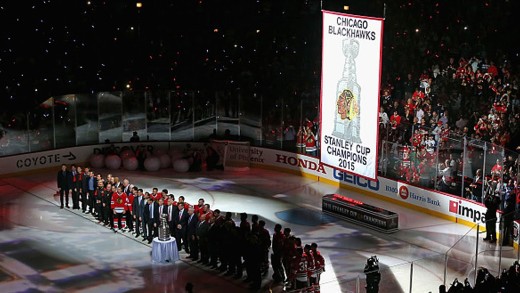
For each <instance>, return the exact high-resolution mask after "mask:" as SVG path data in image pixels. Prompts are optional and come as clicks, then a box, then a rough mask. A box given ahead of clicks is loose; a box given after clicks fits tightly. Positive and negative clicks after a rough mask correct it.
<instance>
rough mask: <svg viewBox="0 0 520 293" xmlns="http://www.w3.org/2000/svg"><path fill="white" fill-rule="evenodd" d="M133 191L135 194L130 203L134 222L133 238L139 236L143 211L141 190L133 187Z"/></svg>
mask: <svg viewBox="0 0 520 293" xmlns="http://www.w3.org/2000/svg"><path fill="white" fill-rule="evenodd" d="M133 190H134V191H135V193H136V196H135V197H134V201H133V202H132V216H133V217H134V222H135V238H137V237H139V235H141V232H140V231H141V225H142V223H143V211H144V205H145V204H144V195H143V190H142V189H139V188H137V187H135V186H134V188H133Z"/></svg>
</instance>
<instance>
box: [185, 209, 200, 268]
mask: <svg viewBox="0 0 520 293" xmlns="http://www.w3.org/2000/svg"><path fill="white" fill-rule="evenodd" d="M188 215H189V217H188V225H187V227H186V240H187V241H188V247H189V248H190V255H189V256H188V257H187V258H191V259H192V260H198V259H199V243H198V241H197V226H198V224H199V217H198V216H197V215H196V214H195V208H194V207H192V206H190V207H189V209H188Z"/></svg>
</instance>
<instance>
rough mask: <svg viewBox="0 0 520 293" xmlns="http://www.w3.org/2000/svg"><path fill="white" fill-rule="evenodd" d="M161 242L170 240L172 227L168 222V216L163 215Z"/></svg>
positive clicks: (160, 231)
mask: <svg viewBox="0 0 520 293" xmlns="http://www.w3.org/2000/svg"><path fill="white" fill-rule="evenodd" d="M159 240H160V241H168V240H170V227H168V222H167V221H166V215H165V214H163V215H161V225H160V226H159Z"/></svg>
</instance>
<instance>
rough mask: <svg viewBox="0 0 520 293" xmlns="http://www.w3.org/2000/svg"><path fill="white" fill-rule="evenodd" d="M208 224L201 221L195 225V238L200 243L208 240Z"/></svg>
mask: <svg viewBox="0 0 520 293" xmlns="http://www.w3.org/2000/svg"><path fill="white" fill-rule="evenodd" d="M208 232H209V223H208V221H202V222H200V223H199V224H198V225H197V232H196V233H197V237H198V238H199V240H200V241H202V242H204V241H206V240H207V239H208Z"/></svg>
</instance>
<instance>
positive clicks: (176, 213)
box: [164, 205, 179, 227]
mask: <svg viewBox="0 0 520 293" xmlns="http://www.w3.org/2000/svg"><path fill="white" fill-rule="evenodd" d="M170 207H171V209H172V210H171V221H170V219H169V218H168V212H170V211H169V209H170ZM164 212H165V213H166V221H167V222H168V225H170V227H173V226H174V225H175V223H176V221H175V218H176V217H179V209H178V208H177V206H175V205H167V206H166V208H165V209H164Z"/></svg>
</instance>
